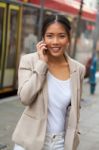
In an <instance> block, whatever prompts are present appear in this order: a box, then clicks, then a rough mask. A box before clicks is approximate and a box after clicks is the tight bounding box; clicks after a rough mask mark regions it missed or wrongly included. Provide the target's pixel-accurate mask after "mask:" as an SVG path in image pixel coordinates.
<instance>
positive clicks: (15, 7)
mask: <svg viewBox="0 0 99 150" xmlns="http://www.w3.org/2000/svg"><path fill="white" fill-rule="evenodd" d="M98 1H99V0H94V1H93V0H85V1H84V0H0V96H1V97H2V96H6V95H9V93H10V94H12V93H16V90H17V69H18V64H19V60H20V57H21V55H23V54H25V53H32V52H34V51H36V49H35V45H36V43H37V41H39V40H40V39H41V33H40V32H41V26H42V21H43V18H45V17H46V16H48V15H51V14H64V15H65V16H66V17H68V19H69V20H70V22H71V25H72V33H71V34H72V44H71V51H70V52H69V53H70V55H71V56H72V57H73V58H75V59H77V60H78V61H80V62H81V63H83V64H84V65H87V66H88V65H89V64H88V61H89V60H90V58H92V56H93V52H96V56H97V58H98V59H99V28H98V25H97V23H98V24H99V14H98ZM97 16H98V17H97ZM97 18H98V19H97ZM94 45H95V46H94ZM88 67H89V66H88ZM97 70H99V65H98V62H97ZM88 74H89V73H88V71H87V74H86V77H88Z"/></svg>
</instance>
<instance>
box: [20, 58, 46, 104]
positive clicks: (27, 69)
mask: <svg viewBox="0 0 99 150" xmlns="http://www.w3.org/2000/svg"><path fill="white" fill-rule="evenodd" d="M46 72H47V64H46V63H45V62H44V61H42V60H39V59H38V60H37V62H36V63H35V65H34V66H33V63H32V65H31V59H30V58H29V56H27V55H24V56H22V58H21V61H20V65H19V70H18V95H19V97H20V99H21V102H22V103H23V104H24V105H30V104H31V103H32V102H33V101H34V100H35V98H36V96H37V94H38V92H39V91H40V90H41V88H42V86H43V83H44V81H45V78H46V76H45V75H46Z"/></svg>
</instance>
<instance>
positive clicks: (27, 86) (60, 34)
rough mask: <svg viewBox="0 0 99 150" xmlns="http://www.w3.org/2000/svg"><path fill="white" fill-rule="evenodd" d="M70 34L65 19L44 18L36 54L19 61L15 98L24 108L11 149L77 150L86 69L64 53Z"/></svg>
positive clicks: (58, 16)
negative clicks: (17, 98) (16, 97)
mask: <svg viewBox="0 0 99 150" xmlns="http://www.w3.org/2000/svg"><path fill="white" fill-rule="evenodd" d="M70 31H71V27H70V22H69V21H68V19H67V18H65V17H64V16H62V15H52V16H50V17H48V18H46V20H45V21H44V23H43V27H42V39H43V40H42V41H40V42H38V43H37V45H36V48H37V52H36V53H33V54H32V53H31V54H27V55H24V56H23V57H22V59H21V62H20V65H19V75H18V81H19V87H18V95H19V97H20V99H21V102H22V103H23V104H24V105H26V106H27V107H26V109H25V111H24V112H23V114H22V117H21V119H20V120H19V122H18V124H17V127H16V129H15V131H14V134H13V141H14V142H15V144H16V145H15V148H14V150H21V149H22V150H35V149H36V150H57V149H59V150H64V149H66V150H77V146H78V144H79V136H78V121H79V108H80V99H81V89H82V88H81V87H82V81H83V78H84V74H85V67H84V66H83V65H82V64H80V63H78V62H77V61H75V60H73V59H71V58H70V57H69V56H68V54H67V51H68V47H69V45H70V43H71V39H70ZM78 89H79V92H78Z"/></svg>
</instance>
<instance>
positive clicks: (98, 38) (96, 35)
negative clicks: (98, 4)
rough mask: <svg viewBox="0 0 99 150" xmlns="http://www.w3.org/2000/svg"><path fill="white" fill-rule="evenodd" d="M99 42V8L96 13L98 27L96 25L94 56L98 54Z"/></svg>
mask: <svg viewBox="0 0 99 150" xmlns="http://www.w3.org/2000/svg"><path fill="white" fill-rule="evenodd" d="M98 40H99V8H98V10H97V13H96V25H95V30H94V37H93V54H92V56H93V55H94V53H95V52H96V45H97V41H98Z"/></svg>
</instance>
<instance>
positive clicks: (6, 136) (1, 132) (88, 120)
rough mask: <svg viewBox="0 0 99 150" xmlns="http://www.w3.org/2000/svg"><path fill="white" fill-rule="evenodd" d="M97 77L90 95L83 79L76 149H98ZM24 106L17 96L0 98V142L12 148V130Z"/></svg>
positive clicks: (98, 83)
mask: <svg viewBox="0 0 99 150" xmlns="http://www.w3.org/2000/svg"><path fill="white" fill-rule="evenodd" d="M98 91H99V79H97V86H96V92H95V94H94V95H90V91H89V84H88V82H87V81H84V84H83V96H82V101H81V106H82V108H81V117H80V132H81V134H80V140H81V142H80V145H79V147H78V150H99V92H98ZM23 109H24V106H23V105H22V104H21V103H20V101H19V100H18V97H17V96H14V97H10V98H6V99H4V100H0V144H4V145H7V148H6V150H13V145H14V143H13V142H12V141H11V136H12V132H13V130H14V128H15V126H16V123H17V121H18V120H19V118H20V116H21V114H22V112H23Z"/></svg>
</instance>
